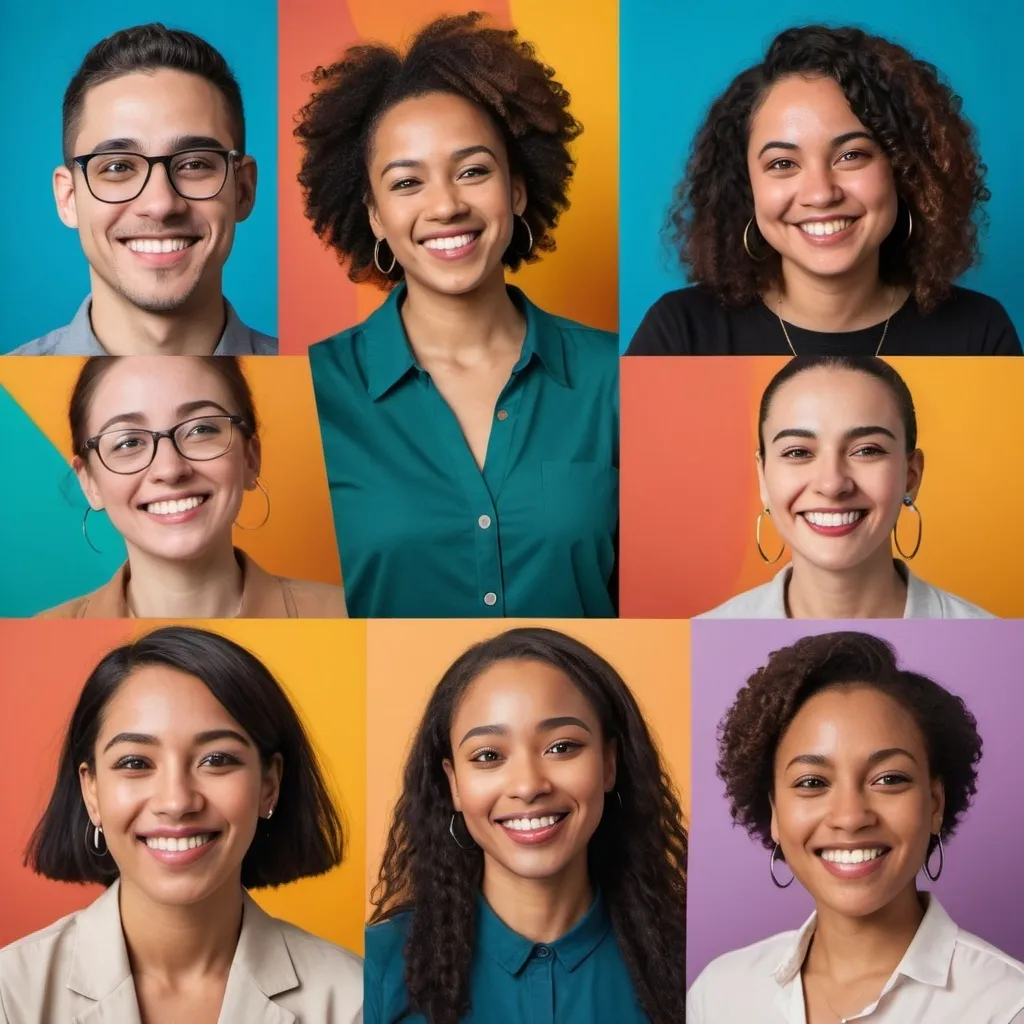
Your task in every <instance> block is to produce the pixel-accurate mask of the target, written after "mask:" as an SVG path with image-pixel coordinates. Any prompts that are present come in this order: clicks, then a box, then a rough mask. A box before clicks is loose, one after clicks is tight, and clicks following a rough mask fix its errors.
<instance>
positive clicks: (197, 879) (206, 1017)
mask: <svg viewBox="0 0 1024 1024" xmlns="http://www.w3.org/2000/svg"><path fill="white" fill-rule="evenodd" d="M282 768H283V763H282V759H281V755H280V754H276V755H274V756H273V757H272V758H271V759H270V761H269V763H267V764H264V763H263V762H262V760H261V758H260V755H259V752H258V750H257V749H256V747H255V745H254V743H253V741H252V738H251V737H250V736H249V735H248V734H247V733H246V732H245V730H244V729H243V728H242V727H241V725H239V723H238V722H237V721H235V720H234V719H233V718H232V717H231V715H230V714H229V713H228V711H227V709H226V708H225V707H224V706H223V705H222V704H221V703H220V702H219V701H218V700H217V699H216V698H215V697H214V696H213V694H212V693H211V692H210V690H209V689H208V688H207V687H206V685H205V684H204V683H202V682H201V681H200V680H199V679H197V678H195V677H194V676H190V675H188V674H186V673H183V672H180V671H178V670H177V669H173V668H170V667H168V666H146V667H143V668H140V669H137V670H136V671H135V672H134V673H133V674H132V675H131V677H130V678H129V679H127V680H126V681H125V682H124V683H123V684H122V686H121V687H120V688H119V689H118V691H117V692H116V693H115V695H114V696H113V697H112V698H111V700H110V702H109V703H108V705H107V707H106V708H105V710H104V715H103V721H102V725H101V727H100V731H99V735H98V737H97V740H96V746H95V750H94V765H93V766H90V765H88V764H85V763H83V764H82V765H80V766H79V777H80V782H81V787H82V797H83V799H84V801H85V806H86V809H87V811H88V814H89V818H90V820H91V821H92V823H93V825H96V826H99V827H102V829H103V838H104V839H105V840H106V844H107V848H108V850H109V855H110V856H111V857H112V858H113V860H114V862H115V863H116V865H117V868H118V871H119V873H120V879H121V890H120V910H121V925H122V929H123V931H124V936H125V943H126V945H127V948H128V955H129V960H130V962H131V967H132V977H133V982H134V985H135V991H136V996H137V999H138V1003H139V1008H140V1011H141V1013H142V1020H143V1022H144V1024H172V1022H175V1021H181V1020H190V1021H195V1022H196V1024H206V1022H209V1024H215V1022H216V1021H217V1019H218V1017H219V1014H220V1008H221V1004H222V1003H223V999H224V990H225V987H226V985H227V977H228V973H229V971H230V968H231V961H232V959H233V957H234V952H235V947H236V945H237V943H238V936H239V933H240V930H241V925H242V906H243V904H242V883H241V873H242V860H243V858H244V856H245V853H246V851H247V850H248V849H249V846H250V844H251V843H252V840H253V836H254V835H255V832H256V827H257V819H258V818H259V817H263V818H265V817H266V816H267V814H268V813H269V812H270V810H271V809H272V808H273V807H274V806H276V804H277V800H278V794H279V791H280V783H281V772H282ZM197 832H200V833H202V834H205V835H213V836H214V838H213V839H212V840H211V841H210V842H208V843H207V844H206V846H204V847H203V849H204V850H205V852H204V853H203V854H202V856H201V857H199V858H197V859H193V861H192V862H191V863H188V864H186V863H178V864H174V863H168V862H167V859H166V858H165V859H164V860H161V859H160V858H159V857H158V856H155V855H154V854H153V853H152V852H151V851H150V849H149V848H148V847H147V845H146V843H145V842H144V838H145V837H150V838H154V837H156V836H160V835H163V836H177V835H181V834H182V833H186V834H187V833H192V834H195V833H197Z"/></svg>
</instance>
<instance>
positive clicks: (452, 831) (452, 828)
mask: <svg viewBox="0 0 1024 1024" xmlns="http://www.w3.org/2000/svg"><path fill="white" fill-rule="evenodd" d="M456 813H458V812H455V813H453V814H452V820H451V821H449V822H448V832H449V834H450V835H451V837H452V839H454V840H455V845H456V846H457V847H458V848H459V849H460V850H472V849H473V847H474V846H476V843H474V842H472V841H471V842H470V844H469V846H463V845H462V843H460V842H459V837H458V836H457V835H456V834H455V814H456Z"/></svg>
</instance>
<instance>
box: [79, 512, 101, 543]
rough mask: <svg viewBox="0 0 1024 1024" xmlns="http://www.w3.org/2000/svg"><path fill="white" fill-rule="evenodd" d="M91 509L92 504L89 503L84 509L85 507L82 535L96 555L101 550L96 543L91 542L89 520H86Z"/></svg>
mask: <svg viewBox="0 0 1024 1024" xmlns="http://www.w3.org/2000/svg"><path fill="white" fill-rule="evenodd" d="M91 511H92V506H91V505H87V506H86V509H85V515H84V516H82V536H83V537H84V538H85V543H86V544H88V545H89V547H91V548H92V549H93V551H95V552H96V554H97V555H102V554H103V552H102V551H100V549H99V548H98V547H96V545H95V544H93V542H92V541H91V540H90V539H89V522H88V520H89V513H90V512H91Z"/></svg>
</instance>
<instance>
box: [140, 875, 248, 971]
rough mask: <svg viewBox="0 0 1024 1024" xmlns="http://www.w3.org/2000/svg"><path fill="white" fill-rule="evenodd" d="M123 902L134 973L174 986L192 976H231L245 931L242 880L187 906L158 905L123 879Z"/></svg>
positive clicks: (234, 879) (234, 881) (232, 881)
mask: <svg viewBox="0 0 1024 1024" xmlns="http://www.w3.org/2000/svg"><path fill="white" fill-rule="evenodd" d="M120 900H121V928H122V930H123V932H124V939H125V945H126V946H127V947H128V959H129V962H130V963H131V968H132V975H133V976H135V977H138V976H148V977H151V978H153V979H154V980H156V981H159V982H160V983H161V984H163V985H165V986H167V987H171V988H173V987H176V985H177V983H179V982H180V981H182V980H183V979H185V978H187V977H190V976H191V977H196V976H206V975H211V974H214V975H222V976H225V977H226V976H227V974H228V972H229V971H230V970H231V961H232V960H233V959H234V956H235V947H236V946H237V945H238V937H239V935H240V934H241V930H242V906H243V904H242V883H241V879H240V878H238V877H234V878H232V880H231V882H230V883H227V884H225V885H223V886H221V888H220V889H218V890H217V891H216V892H214V893H212V894H211V895H210V896H208V897H207V898H206V899H204V900H201V901H200V902H199V903H191V904H188V905H187V906H168V905H167V904H162V903H155V902H154V901H153V900H151V899H149V897H147V896H146V895H145V894H144V893H142V892H141V891H140V890H139V889H138V888H136V887H135V886H133V885H131V884H130V883H129V882H126V881H125V880H124V879H122V881H121V892H120Z"/></svg>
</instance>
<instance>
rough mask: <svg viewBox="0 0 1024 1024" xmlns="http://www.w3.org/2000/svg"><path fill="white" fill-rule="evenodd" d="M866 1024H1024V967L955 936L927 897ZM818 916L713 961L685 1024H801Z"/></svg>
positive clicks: (696, 987)
mask: <svg viewBox="0 0 1024 1024" xmlns="http://www.w3.org/2000/svg"><path fill="white" fill-rule="evenodd" d="M925 899H926V900H927V901H928V909H927V910H926V911H925V915H924V918H923V919H922V921H921V924H920V926H919V927H918V929H917V934H916V935H915V936H914V939H913V941H912V942H911V943H910V946H909V947H908V949H907V951H906V953H905V954H904V955H903V959H902V960H901V961H900V963H899V965H898V966H897V968H896V970H895V971H893V974H892V977H890V978H889V980H888V981H887V982H886V983H885V987H884V988H883V989H882V993H881V995H880V996H879V997H878V1000H877V1001H876V1002H874V1003H872V1004H871V1005H870V1006H866V1007H865V1008H864V1009H863V1010H861V1011H860V1013H857V1014H854V1015H853V1016H851V1017H847V1018H846V1020H848V1021H851V1022H852V1021H864V1022H865V1024H1011V1022H1012V1024H1024V963H1020V962H1019V961H1017V960H1014V959H1013V957H1011V956H1008V955H1007V954H1006V953H1003V952H1002V951H1000V950H998V949H996V948H995V946H991V945H989V944H988V943H987V942H983V941H982V940H981V939H979V938H976V937H975V936H974V935H971V934H970V933H969V932H965V931H963V930H961V929H960V928H958V927H957V926H956V924H955V923H954V922H953V921H952V919H951V918H950V916H949V915H948V914H947V913H946V912H945V910H943V909H942V905H941V904H940V903H939V901H938V900H937V899H936V898H935V897H934V896H932V895H928V896H926V897H925ZM815 925H816V916H815V915H814V914H812V915H811V917H810V919H809V920H808V921H807V923H806V924H805V925H804V926H803V927H802V928H801V929H800V930H799V931H798V932H783V933H782V934H780V935H774V936H772V937H771V938H770V939H764V940H763V941H761V942H757V943H755V944H754V945H753V946H747V947H746V948H745V949H738V950H735V951H734V952H732V953H726V954H725V955H724V956H720V957H718V958H717V959H716V960H713V961H712V962H711V963H710V964H708V966H707V967H706V968H705V969H704V970H703V971H702V972H701V974H700V977H698V978H697V980H696V981H695V982H694V983H693V986H692V987H691V988H690V991H689V993H688V994H687V997H686V1022H687V1024H806V1022H807V1011H806V1007H805V1006H804V992H803V984H802V981H801V978H800V970H801V968H802V967H803V963H804V958H805V957H806V956H807V950H808V948H809V947H810V944H811V939H812V937H813V936H814V929H815Z"/></svg>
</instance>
